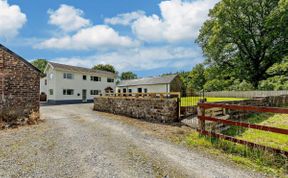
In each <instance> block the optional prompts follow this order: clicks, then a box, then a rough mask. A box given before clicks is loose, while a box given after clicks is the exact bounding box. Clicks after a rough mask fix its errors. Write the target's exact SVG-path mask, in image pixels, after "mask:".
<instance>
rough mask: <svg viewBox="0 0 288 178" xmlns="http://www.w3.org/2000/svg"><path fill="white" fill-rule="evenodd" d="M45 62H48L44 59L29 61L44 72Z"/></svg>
mask: <svg viewBox="0 0 288 178" xmlns="http://www.w3.org/2000/svg"><path fill="white" fill-rule="evenodd" d="M47 63H48V62H47V60H46V59H36V60H34V61H32V62H31V64H32V65H33V66H35V67H36V68H38V69H39V70H40V71H41V72H42V73H44V70H45V67H46V65H47Z"/></svg>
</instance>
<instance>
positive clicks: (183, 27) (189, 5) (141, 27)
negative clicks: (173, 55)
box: [132, 0, 219, 42]
mask: <svg viewBox="0 0 288 178" xmlns="http://www.w3.org/2000/svg"><path fill="white" fill-rule="evenodd" d="M218 1H219V0H195V1H192V2H187V1H185V2H184V1H181V0H170V1H162V2H161V3H160V5H159V6H160V10H161V17H159V16H157V15H152V16H143V17H140V18H138V19H137V20H136V21H135V22H134V23H133V24H132V30H133V32H134V33H135V34H136V35H137V36H138V38H139V39H141V40H144V41H148V42H149V41H162V40H166V41H169V42H175V41H185V40H190V41H191V40H193V39H195V38H196V37H197V35H198V32H199V29H200V27H201V25H202V24H203V22H204V21H205V20H206V19H207V18H208V12H209V9H211V8H212V7H213V6H214V5H215V4H216V3H217V2H218Z"/></svg>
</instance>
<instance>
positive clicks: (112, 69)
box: [92, 64, 117, 74]
mask: <svg viewBox="0 0 288 178" xmlns="http://www.w3.org/2000/svg"><path fill="white" fill-rule="evenodd" d="M92 69H95V70H102V71H107V72H112V73H114V74H116V73H117V71H116V70H115V67H114V66H112V65H111V64H97V65H95V66H94V67H92Z"/></svg>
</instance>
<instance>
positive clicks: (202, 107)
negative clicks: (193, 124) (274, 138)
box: [197, 103, 288, 156]
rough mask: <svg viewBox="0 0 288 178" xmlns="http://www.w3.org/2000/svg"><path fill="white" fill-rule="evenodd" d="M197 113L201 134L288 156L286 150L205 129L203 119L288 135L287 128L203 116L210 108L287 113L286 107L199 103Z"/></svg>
mask: <svg viewBox="0 0 288 178" xmlns="http://www.w3.org/2000/svg"><path fill="white" fill-rule="evenodd" d="M198 107H199V113H198V120H199V122H198V129H197V130H198V132H199V133H201V134H203V135H208V136H212V137H215V138H221V139H224V140H228V141H232V142H235V143H239V144H244V145H247V146H250V147H256V148H260V149H263V150H268V151H273V152H277V153H282V154H285V155H286V156H288V151H284V150H280V149H277V148H271V147H267V146H263V145H259V144H256V143H253V142H249V141H245V140H241V139H238V138H235V137H232V136H228V135H224V134H220V133H215V132H214V131H207V130H206V127H205V121H212V122H217V123H223V124H227V125H232V126H240V127H245V128H252V129H258V130H262V131H266V132H274V133H278V134H284V135H288V130H287V129H281V128H275V127H269V126H263V125H256V124H249V123H244V122H237V121H232V120H224V119H219V118H215V117H208V116H205V110H206V109H211V108H224V109H230V110H241V111H252V112H269V113H280V114H288V108H276V107H259V106H248V105H233V104H221V103H199V104H198Z"/></svg>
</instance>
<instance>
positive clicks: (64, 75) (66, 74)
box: [63, 73, 74, 80]
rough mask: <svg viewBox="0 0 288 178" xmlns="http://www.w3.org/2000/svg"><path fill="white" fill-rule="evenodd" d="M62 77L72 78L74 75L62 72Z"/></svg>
mask: <svg viewBox="0 0 288 178" xmlns="http://www.w3.org/2000/svg"><path fill="white" fill-rule="evenodd" d="M63 78H64V79H69V80H72V79H73V78H74V76H73V74H72V73H63Z"/></svg>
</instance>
